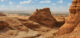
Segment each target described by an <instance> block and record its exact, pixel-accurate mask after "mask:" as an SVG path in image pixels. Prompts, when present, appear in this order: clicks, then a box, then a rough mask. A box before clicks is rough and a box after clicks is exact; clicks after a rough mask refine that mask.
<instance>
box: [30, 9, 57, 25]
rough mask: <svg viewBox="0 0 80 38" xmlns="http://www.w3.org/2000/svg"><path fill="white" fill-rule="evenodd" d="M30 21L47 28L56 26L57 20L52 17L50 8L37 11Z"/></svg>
mask: <svg viewBox="0 0 80 38" xmlns="http://www.w3.org/2000/svg"><path fill="white" fill-rule="evenodd" d="M29 19H30V20H32V21H34V22H37V23H40V24H43V25H45V26H47V27H53V26H56V19H55V18H54V17H53V16H52V15H51V12H50V9H49V8H44V9H40V10H38V9H37V10H36V12H34V13H33V15H32V16H30V18H29Z"/></svg>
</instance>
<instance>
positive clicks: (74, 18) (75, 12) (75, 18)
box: [58, 0, 80, 35]
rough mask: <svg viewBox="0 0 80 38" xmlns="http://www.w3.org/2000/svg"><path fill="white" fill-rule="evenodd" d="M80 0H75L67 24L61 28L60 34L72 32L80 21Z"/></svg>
mask: <svg viewBox="0 0 80 38" xmlns="http://www.w3.org/2000/svg"><path fill="white" fill-rule="evenodd" d="M79 7H80V0H73V3H72V5H71V7H70V15H69V17H68V18H67V19H66V22H65V24H64V25H63V26H62V27H61V28H60V29H59V31H58V35H63V34H67V33H71V32H72V31H73V30H74V28H75V27H76V26H77V25H78V24H79V23H80V18H79V17H80V15H79V14H80V13H79V11H80V8H79Z"/></svg>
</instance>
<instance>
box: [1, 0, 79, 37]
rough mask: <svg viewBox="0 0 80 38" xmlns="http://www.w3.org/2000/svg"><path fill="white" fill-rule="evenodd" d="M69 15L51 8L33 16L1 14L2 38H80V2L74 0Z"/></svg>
mask: <svg viewBox="0 0 80 38" xmlns="http://www.w3.org/2000/svg"><path fill="white" fill-rule="evenodd" d="M69 11H70V13H69V14H68V15H65V14H64V15H60V14H56V15H55V14H51V11H50V8H43V9H36V10H35V11H34V12H33V14H30V15H29V14H10V13H3V12H1V13H0V38H80V18H79V17H80V15H79V14H80V13H79V11H80V0H73V2H72V5H71V6H70V8H69Z"/></svg>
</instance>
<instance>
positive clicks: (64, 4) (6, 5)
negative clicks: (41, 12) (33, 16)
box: [0, 0, 72, 12]
mask: <svg viewBox="0 0 80 38" xmlns="http://www.w3.org/2000/svg"><path fill="white" fill-rule="evenodd" d="M71 4H72V0H0V11H5V10H6V11H8V10H19V11H23V10H25V11H33V10H35V9H36V8H45V7H49V8H50V9H51V11H54V12H65V11H68V9H69V7H70V5H71Z"/></svg>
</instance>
